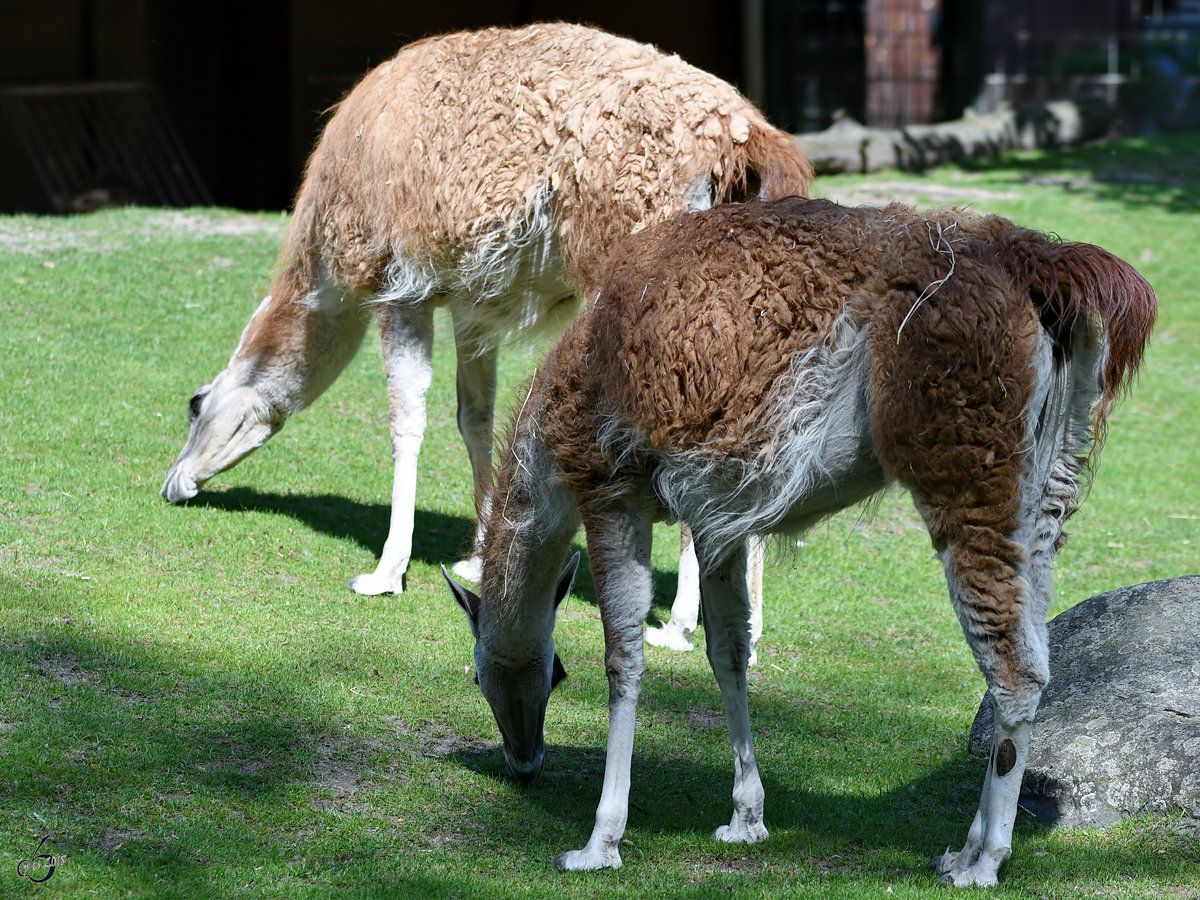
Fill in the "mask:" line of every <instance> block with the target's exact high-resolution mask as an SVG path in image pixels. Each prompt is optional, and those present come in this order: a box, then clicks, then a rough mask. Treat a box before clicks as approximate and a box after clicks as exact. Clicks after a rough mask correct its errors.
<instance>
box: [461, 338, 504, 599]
mask: <svg viewBox="0 0 1200 900" xmlns="http://www.w3.org/2000/svg"><path fill="white" fill-rule="evenodd" d="M455 345H456V347H457V351H458V431H459V434H461V435H462V439H463V443H464V444H466V446H467V456H468V457H469V458H470V460H471V483H472V485H473V488H474V500H475V543H474V544H473V545H472V551H471V557H470V558H469V559H464V560H462V561H460V562H458V563H455V565H454V567H453V568H454V574H455V575H458V576H459V577H460V578H465V579H467V580H469V581H474V582H475V583H476V584H478V583H479V580H480V578H481V577H482V575H483V557H482V556H481V555H480V553H481V550H482V548H483V534H484V528H485V527H486V525H487V520H488V513H489V510H490V508H491V502H492V434H493V423H494V412H495V407H496V356H497V353H496V348H495V347H494V346H490V345H484V346H480V345H478V344H477V343H476V342H474V341H471V340H469V339H467V338H465V337H464V336H463V335H462V334H461V333H460V332H458V331H455Z"/></svg>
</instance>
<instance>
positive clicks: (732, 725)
mask: <svg viewBox="0 0 1200 900" xmlns="http://www.w3.org/2000/svg"><path fill="white" fill-rule="evenodd" d="M747 557H748V552H747V547H746V544H742V545H741V546H739V547H738V548H737V550H735V551H734V553H733V554H732V555H731V556H730V558H729V559H727V560H726V561H724V562H723V563H721V565H719V566H717V567H716V568H715V569H713V570H712V571H711V572H710V573H709V574H706V575H702V576H701V580H700V602H701V603H703V604H704V641H705V646H706V647H707V650H708V661H709V664H710V665H711V666H712V670H713V674H714V675H715V676H716V678H717V684H718V685H720V688H721V699H722V700H723V701H724V704H725V721H726V724H727V725H728V726H729V742H730V744H731V746H732V748H733V818H732V819H730V822H729V824H728V825H722V826H721V827H720V828H718V829H717V830H716V831H714V832H713V837H714V838H715V839H716V840H718V841H725V842H726V843H739V844H754V843H758V842H759V841H765V840H766V839H767V827H766V825H765V824H763V800H764V794H763V786H762V779H761V778H760V777H759V774H758V763H757V762H756V761H755V759H754V740H753V737H752V736H751V732H750V707H749V703H748V700H747V697H746V664H747V662H748V661H749V658H750V629H749V627H748V619H749V609H750V598H749V595H748V592H747V580H748V579H747V575H748V573H747V568H748V566H747V562H748V559H747Z"/></svg>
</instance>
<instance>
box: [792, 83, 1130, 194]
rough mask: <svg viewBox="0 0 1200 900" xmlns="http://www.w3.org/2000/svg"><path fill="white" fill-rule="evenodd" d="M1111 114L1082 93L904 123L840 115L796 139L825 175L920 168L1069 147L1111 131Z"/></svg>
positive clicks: (1100, 102)
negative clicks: (880, 124)
mask: <svg viewBox="0 0 1200 900" xmlns="http://www.w3.org/2000/svg"><path fill="white" fill-rule="evenodd" d="M1115 119H1116V114H1115V110H1114V109H1113V107H1112V106H1111V105H1109V104H1108V103H1107V102H1105V101H1104V100H1102V99H1100V98H1096V97H1083V98H1078V99H1075V100H1056V101H1052V102H1049V103H1040V104H1036V105H1032V106H1025V107H1021V108H1020V109H1017V110H1013V109H1001V110H997V111H996V112H992V113H987V114H986V115H980V114H979V113H975V112H973V111H971V110H968V111H967V113H966V115H964V116H963V117H962V118H961V119H957V120H955V121H952V122H941V123H939V124H936V125H908V126H906V127H904V128H867V127H865V126H863V125H861V124H859V123H858V122H856V121H854V120H853V119H851V118H848V117H845V118H841V119H838V120H837V121H835V122H834V123H833V124H832V125H831V126H829V128H827V129H825V130H824V131H818V132H814V133H812V134H798V135H796V144H797V145H798V146H799V147H800V149H801V150H803V151H804V152H805V153H807V154H808V157H809V159H811V160H812V162H813V166H815V167H816V170H817V172H818V173H821V174H825V175H836V174H840V173H864V172H877V171H879V170H880V169H889V168H895V169H905V170H908V171H918V172H920V171H925V170H927V169H932V168H933V167H934V166H938V165H941V164H942V163H946V162H953V161H955V160H958V159H978V158H981V157H988V156H995V155H996V154H998V153H1002V152H1004V151H1006V150H1016V149H1033V148H1039V147H1042V148H1049V147H1071V146H1075V145H1077V144H1081V143H1084V142H1086V141H1093V140H1098V139H1100V138H1103V137H1105V136H1107V135H1108V134H1109V133H1111V131H1112V128H1113V125H1114V122H1115Z"/></svg>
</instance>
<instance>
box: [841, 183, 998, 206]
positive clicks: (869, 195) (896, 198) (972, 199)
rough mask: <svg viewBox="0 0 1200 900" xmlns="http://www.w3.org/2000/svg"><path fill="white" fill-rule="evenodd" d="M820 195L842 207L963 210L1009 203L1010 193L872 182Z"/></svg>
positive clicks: (958, 187)
mask: <svg viewBox="0 0 1200 900" xmlns="http://www.w3.org/2000/svg"><path fill="white" fill-rule="evenodd" d="M822 193H823V194H824V195H825V196H826V197H828V198H829V199H830V200H833V201H835V202H837V203H841V204H842V205H843V206H886V205H887V204H888V203H907V204H909V205H912V206H923V205H927V204H928V203H930V202H933V203H935V204H951V205H956V206H962V205H966V204H970V203H976V202H978V203H988V202H990V201H994V200H1012V199H1014V198H1016V196H1017V195H1016V194H1015V193H1013V192H1011V191H992V190H987V189H984V188H975V187H967V186H965V185H963V186H950V185H943V184H933V183H930V182H922V181H873V182H869V183H863V184H847V185H832V184H825V185H822Z"/></svg>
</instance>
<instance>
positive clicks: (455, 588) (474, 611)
mask: <svg viewBox="0 0 1200 900" xmlns="http://www.w3.org/2000/svg"><path fill="white" fill-rule="evenodd" d="M442 577H443V578H445V579H446V584H448V585H449V586H450V593H451V594H453V595H454V599H455V600H456V601H457V602H458V605H459V606H461V607H462V609H463V612H465V613H466V614H467V625H468V626H470V629H471V636H472V637H474V638H475V640H479V602H480V601H479V597H478V596H477V595H476V594H473V593H472V592H471V591H469V590H467V589H466V588H465V587H463V586H462V585H461V584H459V583H458V582H457V581H455V580H454V579H453V578H451V577H450V573H449V572H447V571H446V567H445V566H442Z"/></svg>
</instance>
